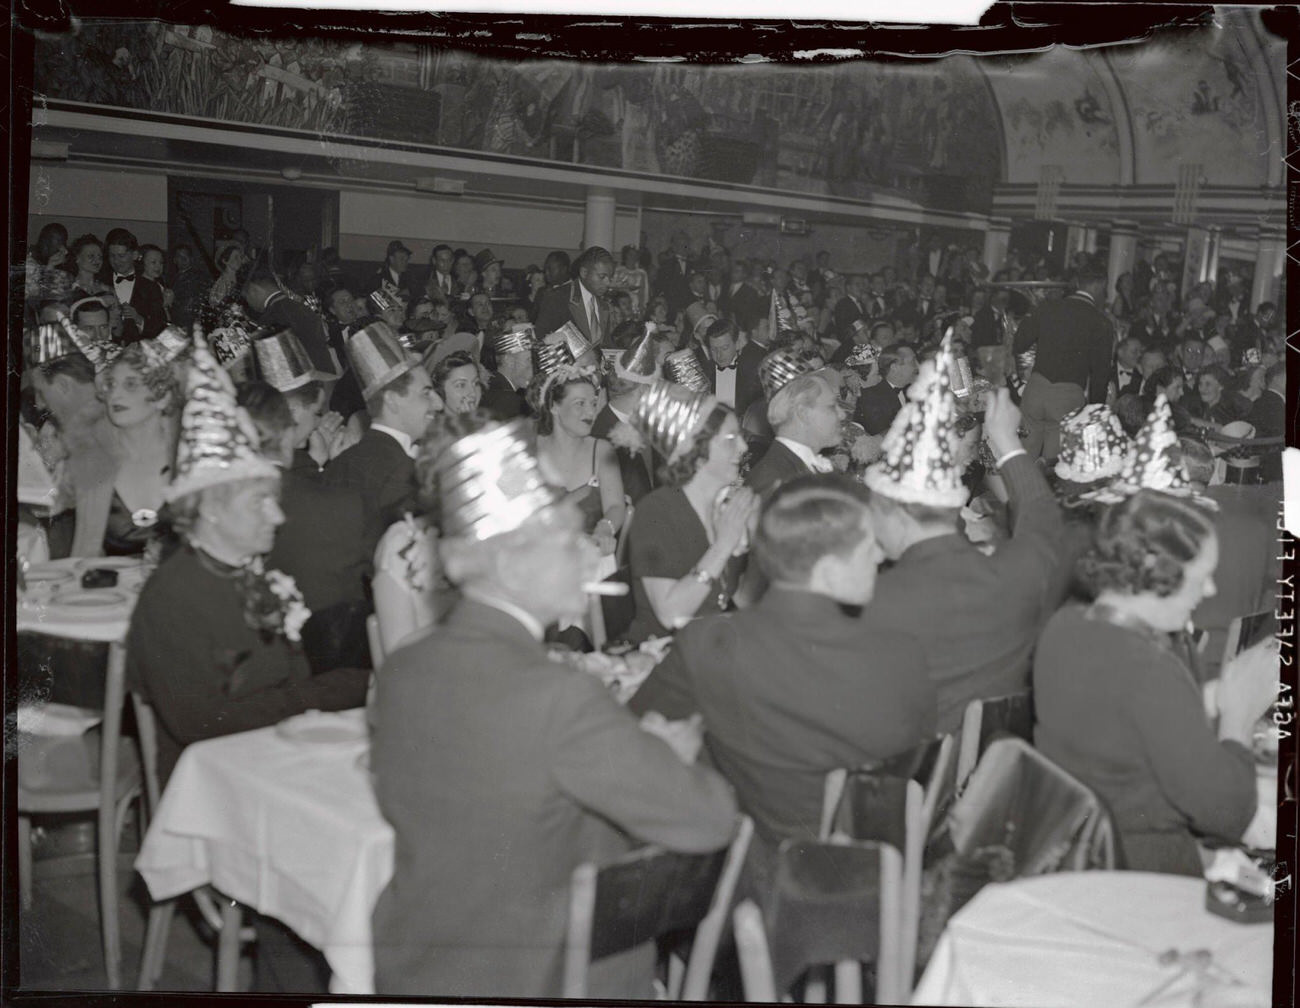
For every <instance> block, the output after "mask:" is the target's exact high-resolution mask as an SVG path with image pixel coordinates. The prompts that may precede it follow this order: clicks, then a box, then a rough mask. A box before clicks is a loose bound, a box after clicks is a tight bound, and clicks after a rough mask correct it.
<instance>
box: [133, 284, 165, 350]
mask: <svg viewBox="0 0 1300 1008" xmlns="http://www.w3.org/2000/svg"><path fill="white" fill-rule="evenodd" d="M131 307H132V308H134V309H135V310H136V311H138V312H139V313H140V314H141V315H142V316H143V317H144V326H143V328H142V329H141V331H140V338H141V339H153V338H154V337H155V336H157V335H158V334H159V333H160V332H162V331H163V329H165V328H166V326H167V309H166V307H165V306H164V304H163V292H162V288H161V287H159V286H158V284H157V283H155V282H154V281H153V280H150V279H149V278H148V277H143V276H137V277H136V278H135V286H134V287H133V288H132V290H131Z"/></svg>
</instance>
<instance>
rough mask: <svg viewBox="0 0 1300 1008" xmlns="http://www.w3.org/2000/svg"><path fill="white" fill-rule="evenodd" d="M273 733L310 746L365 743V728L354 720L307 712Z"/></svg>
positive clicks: (277, 728)
mask: <svg viewBox="0 0 1300 1008" xmlns="http://www.w3.org/2000/svg"><path fill="white" fill-rule="evenodd" d="M275 733H276V734H277V735H279V736H280V737H281V738H283V739H287V740H288V741H290V742H306V743H309V744H312V745H347V744H352V743H358V742H365V741H366V738H367V735H366V726H365V723H364V722H362V723H360V724H358V723H357V722H356V720H355V719H354V718H339V717H335V716H331V715H329V714H321V713H319V712H315V711H308V712H307V713H306V714H299V715H298V716H297V717H291V718H289V719H288V720H287V721H281V722H280V723H279V724H278V725H276V726H275Z"/></svg>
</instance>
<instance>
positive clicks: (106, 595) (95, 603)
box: [49, 588, 128, 609]
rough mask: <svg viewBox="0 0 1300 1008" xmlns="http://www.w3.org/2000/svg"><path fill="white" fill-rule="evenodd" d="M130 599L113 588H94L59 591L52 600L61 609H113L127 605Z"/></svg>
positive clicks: (52, 603)
mask: <svg viewBox="0 0 1300 1008" xmlns="http://www.w3.org/2000/svg"><path fill="white" fill-rule="evenodd" d="M127 602H128V599H127V597H126V596H125V595H123V594H122V593H121V592H120V591H114V590H113V589H111V588H94V589H87V590H85V591H70V592H59V594H58V595H56V596H54V598H52V599H51V600H50V603H49V604H50V605H51V606H58V607H59V608H61V609H112V608H113V607H114V606H122V605H126V604H127Z"/></svg>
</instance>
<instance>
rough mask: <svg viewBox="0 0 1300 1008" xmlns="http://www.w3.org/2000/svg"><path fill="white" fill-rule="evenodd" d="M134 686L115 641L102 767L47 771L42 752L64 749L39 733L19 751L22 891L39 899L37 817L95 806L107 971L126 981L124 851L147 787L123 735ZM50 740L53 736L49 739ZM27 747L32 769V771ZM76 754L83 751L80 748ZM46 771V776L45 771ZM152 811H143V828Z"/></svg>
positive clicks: (114, 980)
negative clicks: (120, 907)
mask: <svg viewBox="0 0 1300 1008" xmlns="http://www.w3.org/2000/svg"><path fill="white" fill-rule="evenodd" d="M125 690H126V648H125V645H124V644H122V643H121V642H120V641H119V642H115V643H113V644H110V645H109V650H108V672H107V680H106V682H105V686H104V720H103V722H102V724H101V725H100V737H99V767H98V774H97V775H96V774H95V770H94V768H93V767H90V766H86V765H84V764H83V765H76V766H74V765H75V764H77V763H78V762H79V761H77V760H75V759H70V760H68V761H67V763H68V765H67V766H66V767H61V766H52V767H50V768H49V773H48V774H47V775H42V774H41V772H40V769H39V768H33V766H32V763H33V761H34V760H35V759H37V758H38V757H37V753H45V752H48V753H49V754H50V755H51V756H52V757H54V761H57V755H56V754H55V752H54V748H53V744H52V745H51V748H48V749H47V748H45V746H44V745H43V744H42V743H40V741H39V740H33V741H32V742H30V743H24V744H22V747H21V748H20V749H19V752H18V802H17V806H18V891H19V900H20V904H21V906H22V907H23V908H27V907H29V906H31V902H32V843H31V817H32V816H33V815H45V814H54V813H75V812H95V813H96V814H97V819H96V837H95V847H96V874H97V877H98V882H99V918H100V934H101V937H102V940H103V948H104V972H105V974H106V978H107V981H108V986H109V987H110V988H112V989H114V990H116V989H118V988H120V987H121V986H122V978H121V959H122V932H121V924H120V922H119V920H118V913H117V852H118V843H119V842H120V840H121V834H122V826H123V824H124V822H125V817H126V811H127V809H128V808H129V807H130V805H131V802H133V801H135V800H137V799H139V798H141V797H142V795H143V790H142V782H141V774H140V760H139V758H138V757H137V755H136V752H135V748H134V746H132V745H131V744H130V742H129V741H128V740H126V739H123V738H122V707H123V705H124V703H125ZM47 741H48V740H47ZM65 744H67V745H69V746H71V745H76V746H81V745H83V742H82V739H81V738H80V737H77V738H75V739H67V740H66V743H65ZM24 751H25V752H26V753H27V760H26V762H27V764H28V772H27V773H24ZM76 755H78V756H79V755H81V754H80V753H77V754H76ZM42 776H45V777H46V779H42ZM143 828H144V817H143V815H142V817H141V829H143Z"/></svg>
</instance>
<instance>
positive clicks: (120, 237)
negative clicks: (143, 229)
mask: <svg viewBox="0 0 1300 1008" xmlns="http://www.w3.org/2000/svg"><path fill="white" fill-rule="evenodd" d="M109 245H121V246H122V247H123V248H128V249H130V250H131V251H132V252H135V251H137V250H138V249H139V247H140V243H139V242H137V241H136V240H135V235H133V234H132V233H131V232H130V231H128V230H127V229H126V228H113V230H112V231H110V232H109V233H108V236H107V237H106V238H105V239H104V247H105V248H107V247H108V246H109Z"/></svg>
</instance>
